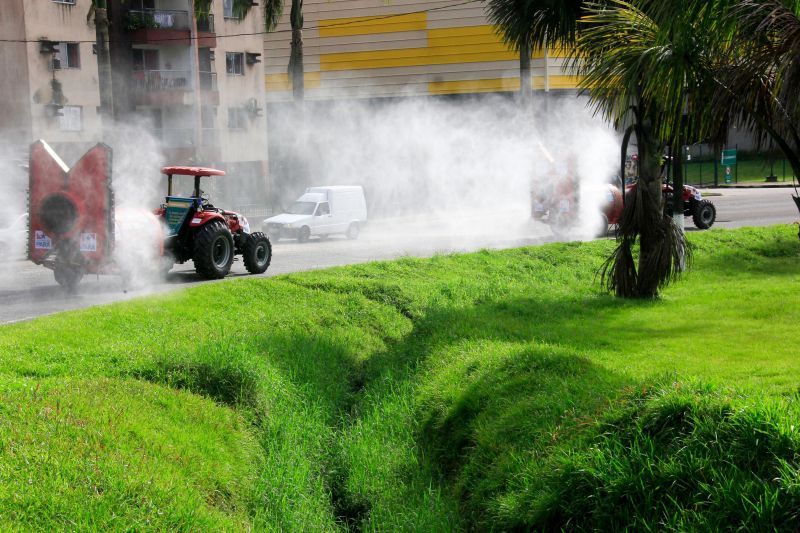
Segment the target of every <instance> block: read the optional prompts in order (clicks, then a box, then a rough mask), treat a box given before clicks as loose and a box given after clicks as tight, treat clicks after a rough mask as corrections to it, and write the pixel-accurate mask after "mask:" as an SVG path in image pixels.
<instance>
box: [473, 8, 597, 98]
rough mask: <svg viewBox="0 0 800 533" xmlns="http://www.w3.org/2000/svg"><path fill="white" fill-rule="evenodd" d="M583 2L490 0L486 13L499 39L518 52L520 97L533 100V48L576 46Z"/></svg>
mask: <svg viewBox="0 0 800 533" xmlns="http://www.w3.org/2000/svg"><path fill="white" fill-rule="evenodd" d="M583 3H584V2H582V1H581V0H487V1H486V14H487V18H488V19H489V22H491V23H492V24H494V25H495V26H496V27H497V31H498V33H499V35H500V37H501V38H502V39H503V42H505V43H506V44H507V45H509V46H511V47H512V49H513V50H514V51H517V52H519V73H520V98H521V100H522V102H523V104H526V105H527V104H529V103H530V100H531V54H532V51H533V48H534V47H540V48H545V47H550V48H553V47H555V46H559V45H562V46H567V47H568V46H571V45H573V44H574V43H575V37H576V26H577V20H578V19H579V18H580V16H581V9H582V5H583Z"/></svg>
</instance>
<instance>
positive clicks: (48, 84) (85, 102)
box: [25, 0, 100, 143]
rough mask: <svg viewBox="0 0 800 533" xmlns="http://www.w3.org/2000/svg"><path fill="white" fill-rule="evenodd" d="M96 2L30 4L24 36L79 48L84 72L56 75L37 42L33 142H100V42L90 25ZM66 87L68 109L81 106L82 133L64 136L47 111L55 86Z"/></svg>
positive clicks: (32, 55)
mask: <svg viewBox="0 0 800 533" xmlns="http://www.w3.org/2000/svg"><path fill="white" fill-rule="evenodd" d="M90 6H91V0H77V1H76V3H75V5H69V4H59V3H56V2H53V1H52V0H48V1H37V2H30V1H27V2H25V33H26V36H27V39H28V40H39V39H47V40H50V41H56V42H60V41H67V42H77V41H83V42H80V43H79V48H80V68H77V69H64V70H57V71H52V70H51V69H50V66H49V61H50V59H51V56H50V54H43V53H41V52H40V45H39V43H37V42H34V43H28V44H27V47H26V48H27V61H26V63H27V65H28V70H29V72H28V74H29V95H30V106H31V107H30V113H31V116H32V130H33V131H32V137H33V138H43V139H46V140H47V141H49V142H53V143H59V142H86V143H90V142H96V141H97V140H99V139H100V118H99V115H98V113H97V107H98V106H99V105H100V96H99V90H98V81H97V56H95V55H94V53H93V52H92V42H91V41H94V40H95V30H94V26H93V25H89V24H87V22H86V15H87V13H88V12H89V8H90ZM53 79H56V80H58V81H59V82H60V83H61V86H62V92H63V94H64V97H65V99H66V101H65V103H66V105H69V106H80V107H81V110H82V127H81V130H80V131H62V130H61V128H60V121H59V119H58V117H50V116H48V114H47V111H46V107H45V105H46V104H48V103H50V102H51V101H52V97H53V90H52V80H53Z"/></svg>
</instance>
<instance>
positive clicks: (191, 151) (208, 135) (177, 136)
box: [151, 128, 220, 164]
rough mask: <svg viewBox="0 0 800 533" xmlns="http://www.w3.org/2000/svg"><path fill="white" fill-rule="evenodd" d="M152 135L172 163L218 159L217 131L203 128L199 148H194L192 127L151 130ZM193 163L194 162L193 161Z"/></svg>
mask: <svg viewBox="0 0 800 533" xmlns="http://www.w3.org/2000/svg"><path fill="white" fill-rule="evenodd" d="M151 133H152V135H153V137H155V138H156V139H157V140H159V141H160V142H161V146H160V148H161V150H162V151H163V152H164V155H165V156H166V157H167V160H168V161H169V162H170V163H173V164H182V163H188V162H193V161H196V159H197V158H200V159H202V160H203V161H206V162H209V161H218V160H219V159H220V147H219V132H218V131H217V130H216V129H213V128H203V131H202V141H201V143H200V148H199V149H197V150H195V147H194V142H195V137H194V136H195V130H194V129H192V128H163V129H154V130H151ZM193 164H194V163H193Z"/></svg>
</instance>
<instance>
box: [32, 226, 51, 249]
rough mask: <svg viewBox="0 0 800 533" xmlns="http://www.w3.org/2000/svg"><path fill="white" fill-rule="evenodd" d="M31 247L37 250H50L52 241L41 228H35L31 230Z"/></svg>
mask: <svg viewBox="0 0 800 533" xmlns="http://www.w3.org/2000/svg"><path fill="white" fill-rule="evenodd" d="M33 247H34V248H36V249H37V250H50V249H51V248H52V247H53V241H51V240H50V237H48V236H47V235H45V233H44V232H43V231H42V230H39V229H37V230H36V231H35V232H33Z"/></svg>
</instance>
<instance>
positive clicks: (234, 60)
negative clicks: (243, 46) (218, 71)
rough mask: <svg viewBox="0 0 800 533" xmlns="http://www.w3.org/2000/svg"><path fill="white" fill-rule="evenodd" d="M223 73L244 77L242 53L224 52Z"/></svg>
mask: <svg viewBox="0 0 800 533" xmlns="http://www.w3.org/2000/svg"><path fill="white" fill-rule="evenodd" d="M225 72H227V73H228V74H233V75H235V76H244V53H243V52H225Z"/></svg>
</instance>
